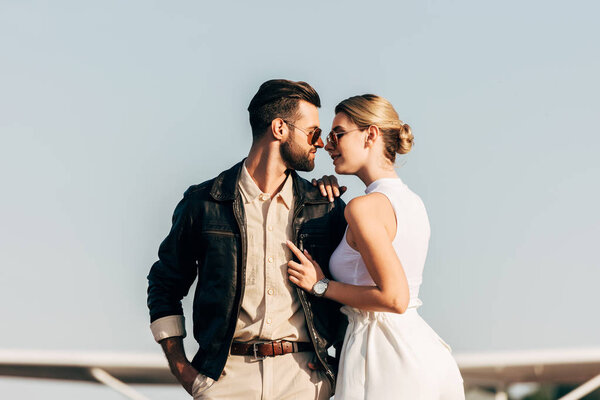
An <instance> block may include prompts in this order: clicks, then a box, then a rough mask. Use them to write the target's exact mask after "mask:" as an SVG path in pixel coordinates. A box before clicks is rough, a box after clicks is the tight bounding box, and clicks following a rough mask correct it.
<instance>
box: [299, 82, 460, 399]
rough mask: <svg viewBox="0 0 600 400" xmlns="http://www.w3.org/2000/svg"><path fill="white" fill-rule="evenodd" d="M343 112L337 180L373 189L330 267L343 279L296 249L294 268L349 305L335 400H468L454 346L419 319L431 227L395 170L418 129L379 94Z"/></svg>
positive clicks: (344, 105)
mask: <svg viewBox="0 0 600 400" xmlns="http://www.w3.org/2000/svg"><path fill="white" fill-rule="evenodd" d="M335 113H336V115H335V118H334V120H333V125H332V126H333V128H332V130H331V132H330V134H329V136H328V137H327V146H325V149H326V150H327V151H328V152H329V155H330V156H331V158H332V159H333V164H334V166H335V172H336V173H338V174H346V175H347V174H352V175H356V176H357V177H359V178H360V179H361V180H362V181H363V182H364V184H365V185H366V187H367V188H366V190H365V192H366V195H364V196H360V197H357V198H355V199H353V200H351V201H350V202H349V203H348V205H347V206H346V210H345V217H346V220H347V221H348V228H347V230H346V234H345V236H344V238H343V239H342V241H341V243H340V244H339V246H338V247H337V249H336V250H335V252H334V253H333V255H332V256H331V260H330V263H329V268H330V271H331V274H332V276H333V279H334V280H332V281H328V280H327V279H326V278H325V276H324V275H323V272H322V271H321V268H320V267H319V265H318V264H317V263H316V262H314V261H313V260H312V258H311V256H310V254H308V252H306V250H305V251H304V252H301V251H300V250H299V249H298V248H296V247H295V246H294V244H293V243H291V242H288V246H289V247H290V249H291V250H292V251H293V252H294V254H295V255H296V256H297V257H298V260H299V261H300V262H299V263H298V262H294V261H290V262H289V263H288V266H289V268H288V274H289V279H290V281H291V282H292V283H294V284H296V285H297V286H299V287H300V288H302V289H304V290H305V291H307V292H310V293H312V294H313V295H316V296H324V297H326V298H329V299H332V300H335V301H338V302H340V303H342V304H345V306H344V307H342V312H343V313H344V314H346V315H347V316H348V322H349V324H348V329H347V331H346V336H345V338H344V345H343V348H342V351H341V360H340V369H339V373H338V379H337V384H336V394H335V398H336V400H348V399H368V400H383V399H407V400H419V399H423V400H430V399H444V400H445V399H452V400H454V399H464V389H463V383H462V378H461V376H460V372H459V370H458V367H457V366H456V363H455V361H454V359H453V358H452V356H451V355H450V348H449V347H448V345H447V344H445V343H444V342H443V341H442V340H441V339H440V338H439V336H438V335H437V334H436V333H435V332H434V331H433V330H432V329H431V328H430V327H429V325H427V323H426V322H425V321H424V320H423V319H422V318H421V317H420V316H419V314H418V313H417V307H419V306H420V305H421V301H420V300H419V297H418V295H419V286H420V285H421V280H422V272H423V266H424V263H425V257H426V255H427V246H428V242H429V234H430V231H429V220H428V218H427V213H426V211H425V207H424V206H423V202H422V201H421V199H420V198H419V196H417V195H416V194H414V193H413V192H412V191H411V190H410V189H408V187H407V186H406V185H405V184H404V183H403V182H402V181H401V180H400V178H399V177H398V175H397V174H396V172H395V171H394V161H395V157H396V153H399V154H405V153H408V152H409V151H410V149H411V147H412V142H413V135H412V133H411V129H410V127H409V126H408V125H406V124H404V123H403V122H402V121H400V120H399V119H398V114H397V113H396V111H395V110H394V108H393V107H392V105H391V104H390V103H389V102H388V101H387V100H386V99H384V98H382V97H379V96H375V95H370V94H366V95H362V96H354V97H350V98H349V99H346V100H344V101H342V102H341V103H340V104H338V105H337V107H336V108H335Z"/></svg>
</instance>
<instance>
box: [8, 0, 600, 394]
mask: <svg viewBox="0 0 600 400" xmlns="http://www.w3.org/2000/svg"><path fill="white" fill-rule="evenodd" d="M599 8H600V7H599V6H598V4H597V3H596V2H592V1H572V2H569V3H568V4H567V3H564V2H556V1H512V0H509V1H504V2H481V1H475V0H473V1H441V0H428V1H416V0H415V1H388V2H384V1H369V2H362V1H361V2H359V1H344V2H341V1H338V2H333V1H331V2H327V1H325V2H317V1H303V2H294V3H290V2H280V1H271V2H266V1H263V2H260V1H253V2H241V1H240V2H237V3H236V2H221V3H219V2H210V4H209V3H207V2H196V1H178V2H148V1H129V2H122V1H103V2H93V3H92V2H80V1H57V2H42V1H12V0H3V1H1V2H0V51H1V52H0V57H1V58H0V60H1V61H0V135H1V137H2V141H1V143H2V144H1V145H0V171H1V172H0V173H1V174H2V196H0V254H2V267H1V268H0V304H1V306H0V309H1V310H2V336H1V338H2V344H0V348H9V349H21V348H22V349H42V350H44V349H52V350H86V351H128V352H160V349H159V346H158V345H156V344H155V343H154V342H153V340H152V337H151V335H150V332H149V329H148V316H147V309H146V305H145V302H146V295H145V290H146V274H147V272H148V269H149V267H150V265H151V264H152V263H153V262H154V261H155V259H156V251H157V247H158V244H159V243H160V241H161V240H162V239H163V237H164V236H165V235H166V233H167V231H168V229H169V227H170V218H171V213H172V211H173V208H174V206H175V204H176V203H177V201H178V200H179V199H180V197H181V195H182V193H183V191H184V190H185V189H186V188H187V187H188V186H189V185H191V184H194V183H199V182H202V181H204V180H206V179H209V178H211V177H213V176H214V175H215V174H217V173H218V172H219V171H221V170H223V169H225V168H228V167H229V166H231V165H232V164H233V163H235V162H236V161H238V160H240V159H241V158H242V157H244V156H245V155H246V153H247V150H248V148H249V145H250V139H251V134H250V130H249V126H248V123H247V112H246V107H247V105H248V102H249V101H250V98H251V97H252V95H253V94H254V93H255V91H256V90H257V88H258V86H259V85H260V84H261V83H262V82H263V81H265V80H267V79H271V78H288V79H293V80H306V81H308V82H309V83H311V84H312V85H313V86H314V87H315V88H316V89H317V90H318V91H319V93H320V95H321V98H322V100H323V107H322V109H321V114H320V115H321V125H322V127H323V128H324V130H326V131H327V129H328V128H329V127H330V124H331V120H332V119H333V107H334V106H335V104H337V102H338V101H340V100H342V99H344V98H346V97H348V96H351V95H355V94H362V93H365V92H372V93H377V94H380V95H382V96H384V97H387V98H388V99H389V100H390V101H391V102H392V103H393V104H394V105H395V107H396V109H397V110H398V112H399V114H400V116H401V118H402V119H403V120H404V121H405V122H407V123H409V124H410V125H411V126H412V128H413V132H414V135H415V140H416V145H415V147H414V149H413V151H412V152H411V153H410V154H409V155H408V156H406V157H404V158H403V159H401V160H400V161H399V169H398V171H399V174H400V175H401V177H402V178H403V179H404V181H405V182H406V183H407V184H408V185H409V186H410V187H411V188H412V189H413V190H414V191H415V192H417V193H418V194H420V195H421V197H422V198H423V200H424V202H425V205H426V207H427V209H428V212H429V217H430V220H431V225H432V238H431V243H430V252H429V256H428V260H427V263H426V268H425V275H424V283H423V285H422V289H421V295H422V296H421V297H422V300H423V302H424V306H423V307H422V308H421V313H422V315H423V316H424V317H425V318H426V320H427V321H428V322H429V323H430V324H431V325H432V327H433V328H434V329H436V330H437V332H438V333H439V334H440V335H441V336H442V337H443V338H444V339H445V340H446V341H448V342H449V343H450V344H451V345H452V346H453V348H454V350H455V352H465V351H488V350H503V349H507V350H508V349H510V350H518V349H538V348H552V347H567V348H568V347H581V346H600V339H599V338H600V320H599V319H598V318H597V309H598V305H599V304H600V294H599V291H598V282H599V281H600V268H598V267H599V262H598V256H597V248H598V243H599V239H600V211H599V208H598V204H600V189H599V186H598V181H599V178H600V166H599V161H598V156H597V154H598V149H599V148H600V137H599V133H600V132H599V129H598V116H599V111H600V107H599V106H600V101H599V97H598V93H599V92H600V77H599V74H598V71H600V51H599V46H598V38H599V37H600V26H599V25H598V23H597V21H596V17H597V15H598V13H599V11H600V9H599ZM331 173H333V168H332V165H331V162H330V160H329V158H328V157H327V155H326V154H325V153H324V152H321V153H320V154H319V155H318V157H317V168H316V169H315V171H314V173H311V174H309V175H308V176H321V175H323V174H331ZM340 180H341V182H342V183H344V184H347V185H348V186H349V187H350V190H349V192H348V194H346V195H345V197H346V200H349V199H351V198H352V197H354V196H356V195H359V194H361V193H362V191H363V189H364V188H363V187H362V185H361V183H360V182H359V181H358V180H357V179H355V178H348V177H340ZM186 304H187V307H188V310H189V307H190V303H189V302H187V303H186ZM188 312H189V311H188ZM186 345H187V346H188V349H189V351H190V352H191V351H193V349H194V348H195V345H194V343H192V341H191V338H190V341H188V342H187V343H186ZM143 391H144V392H145V393H147V394H148V395H150V396H154V397H155V398H157V397H164V396H166V395H167V393H168V395H169V396H170V397H169V398H173V399H175V398H181V399H184V398H186V396H184V395H183V391H182V390H181V391H180V390H178V389H172V388H171V389H165V390H163V391H160V390H156V389H143ZM0 393H2V394H3V396H2V397H3V398H11V399H13V398H14V399H20V398H23V399H37V398H40V399H41V398H44V399H68V398H73V399H75V398H87V399H92V400H93V399H118V398H120V397H119V395H117V394H113V393H112V392H110V391H109V390H108V389H104V388H100V387H98V386H93V385H88V384H64V383H56V382H52V383H49V382H32V381H28V380H19V379H4V378H0ZM5 393H6V394H8V396H4V394H5ZM177 396H179V397H177Z"/></svg>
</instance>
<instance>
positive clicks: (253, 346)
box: [252, 342, 267, 361]
mask: <svg viewBox="0 0 600 400" xmlns="http://www.w3.org/2000/svg"><path fill="white" fill-rule="evenodd" d="M264 343H266V342H258V343H252V350H253V351H254V359H255V360H259V361H260V360H264V359H265V358H267V356H259V355H258V347H257V345H259V344H264Z"/></svg>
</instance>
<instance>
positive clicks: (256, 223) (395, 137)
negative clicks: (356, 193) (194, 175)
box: [148, 80, 464, 400]
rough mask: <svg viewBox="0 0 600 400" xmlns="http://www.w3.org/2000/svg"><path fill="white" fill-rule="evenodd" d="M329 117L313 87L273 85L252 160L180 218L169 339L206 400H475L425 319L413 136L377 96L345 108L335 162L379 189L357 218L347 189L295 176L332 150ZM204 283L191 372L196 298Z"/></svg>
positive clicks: (162, 280) (161, 279)
mask: <svg viewBox="0 0 600 400" xmlns="http://www.w3.org/2000/svg"><path fill="white" fill-rule="evenodd" d="M318 107H320V99H319V95H318V94H317V92H316V91H315V90H314V89H313V88H312V87H311V86H310V85H308V84H307V83H305V82H292V81H288V80H270V81H267V82H265V83H264V84H262V85H261V86H260V88H259V90H258V92H257V93H256V95H255V96H254V97H253V99H252V101H251V102H250V105H249V107H248V111H249V113H250V125H251V128H252V136H253V141H252V147H251V148H250V151H249V153H248V157H247V158H246V159H245V160H243V161H242V162H240V163H238V164H237V165H235V166H234V167H232V168H231V169H229V170H227V171H224V172H223V173H221V174H220V175H219V176H218V177H216V178H214V179H211V180H209V181H206V182H204V183H201V184H199V185H195V186H192V187H190V188H189V189H188V190H187V191H186V192H185V194H184V196H183V199H182V200H181V201H180V203H179V204H178V205H177V207H176V209H175V212H174V215H173V225H172V228H171V231H170V232H169V235H168V236H167V238H166V239H165V240H164V241H163V243H162V244H161V245H160V249H159V261H157V262H156V263H155V264H154V265H153V266H152V268H151V270H150V274H149V275H148V282H149V286H148V307H149V309H150V318H151V330H152V333H153V335H154V338H155V339H156V341H157V342H159V343H160V344H161V346H162V348H163V351H164V353H165V355H166V357H167V359H168V362H169V366H170V368H171V371H172V373H173V374H174V375H175V377H176V378H177V379H178V381H179V382H180V383H181V384H182V386H183V387H184V388H185V389H186V390H187V391H188V392H189V393H190V394H191V395H192V396H193V397H194V398H195V399H277V400H279V399H301V400H302V399H307V400H308V399H328V398H330V396H332V395H333V393H334V388H335V398H336V400H345V399H346V400H347V399H369V400H371V399H373V400H380V399H407V400H418V399H423V400H428V399H452V400H454V399H464V392H463V387H462V379H461V376H460V373H459V371H458V368H457V366H456V363H455V362H454V360H453V358H452V356H451V355H450V351H449V348H448V346H447V345H446V344H445V343H444V342H443V341H442V340H441V339H440V338H439V337H438V336H437V335H436V333H435V332H434V331H433V330H432V329H431V328H430V327H429V326H428V325H427V324H426V323H425V322H424V321H423V320H422V319H421V317H420V316H419V314H418V313H417V310H416V309H417V307H418V306H419V305H420V304H421V303H420V300H419V298H418V291H419V286H420V284H421V276H422V270H423V265H424V262H425V256H426V253H427V246H428V241H429V222H428V219H427V214H426V211H425V208H424V206H423V203H422V202H421V200H420V198H419V197H418V196H417V195H415V194H414V193H413V192H411V191H410V190H409V189H408V188H407V187H406V185H404V184H403V183H402V181H401V180H400V178H399V177H398V176H397V175H396V173H395V171H394V168H393V167H394V160H395V156H396V153H400V154H404V153H407V152H408V151H410V149H411V145H412V140H413V136H412V134H411V130H410V127H409V126H408V125H406V124H404V123H402V122H401V121H400V120H399V119H398V115H397V113H396V111H395V110H394V108H393V107H392V105H391V104H390V103H389V102H388V101H387V100H385V99H383V98H381V97H378V96H374V95H362V96H354V97H351V98H349V99H346V100H344V101H342V102H341V103H340V104H338V105H337V107H336V108H335V118H334V120H333V127H332V130H331V132H330V133H329V135H328V136H327V144H326V146H325V150H326V151H327V152H328V153H329V154H330V156H331V157H332V159H333V164H334V166H335V171H336V173H338V174H353V175H356V176H358V177H359V178H360V179H361V180H362V181H363V182H364V183H365V185H366V195H365V196H361V197H358V198H356V199H353V200H352V201H350V202H349V203H348V205H347V206H345V205H344V203H343V201H342V200H341V199H339V195H340V192H341V191H343V189H344V188H339V187H338V186H337V183H336V180H335V179H334V178H331V179H327V178H325V177H324V179H323V180H322V181H320V182H318V183H317V182H316V181H314V180H313V184H311V183H309V182H308V181H306V180H304V179H302V178H300V177H299V176H298V175H297V174H296V172H295V171H296V170H299V171H311V170H312V169H313V168H314V159H315V153H316V152H317V149H319V148H321V147H324V144H323V141H322V139H321V129H320V128H319V113H318ZM316 186H318V187H316ZM196 277H197V278H198V283H197V285H196V288H195V293H194V300H193V330H194V338H195V339H196V341H197V342H198V344H199V350H198V352H197V353H196V354H195V356H194V357H193V359H192V360H191V362H190V361H189V360H188V358H187V357H186V354H185V352H184V348H183V340H182V338H183V337H184V336H185V334H186V332H185V328H184V319H183V310H182V307H181V299H182V298H183V297H184V296H186V295H187V293H188V291H189V289H190V287H191V285H192V283H193V282H194V280H195V279H196ZM340 307H341V308H340ZM342 343H343V345H342ZM332 346H333V347H335V349H336V351H335V353H336V358H332V357H330V356H329V354H328V349H329V348H330V347H332ZM338 364H339V365H338ZM338 366H339V368H338ZM336 371H337V380H336Z"/></svg>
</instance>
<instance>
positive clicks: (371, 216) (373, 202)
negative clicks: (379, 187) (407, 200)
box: [344, 192, 394, 225]
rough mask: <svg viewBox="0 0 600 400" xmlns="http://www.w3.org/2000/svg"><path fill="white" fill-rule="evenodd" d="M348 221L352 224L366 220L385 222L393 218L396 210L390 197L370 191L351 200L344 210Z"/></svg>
mask: <svg viewBox="0 0 600 400" xmlns="http://www.w3.org/2000/svg"><path fill="white" fill-rule="evenodd" d="M344 216H345V217H346V221H347V222H348V224H350V225H355V224H361V223H364V222H367V221H369V222H373V221H381V222H385V221H388V220H389V219H390V217H391V218H392V220H394V210H393V208H392V205H391V203H390V201H389V200H388V198H387V197H386V196H385V195H384V194H382V193H377V192H374V193H369V194H366V195H363V196H358V197H355V198H354V199H352V200H350V201H349V202H348V204H347V205H346V209H345V210H344Z"/></svg>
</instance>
